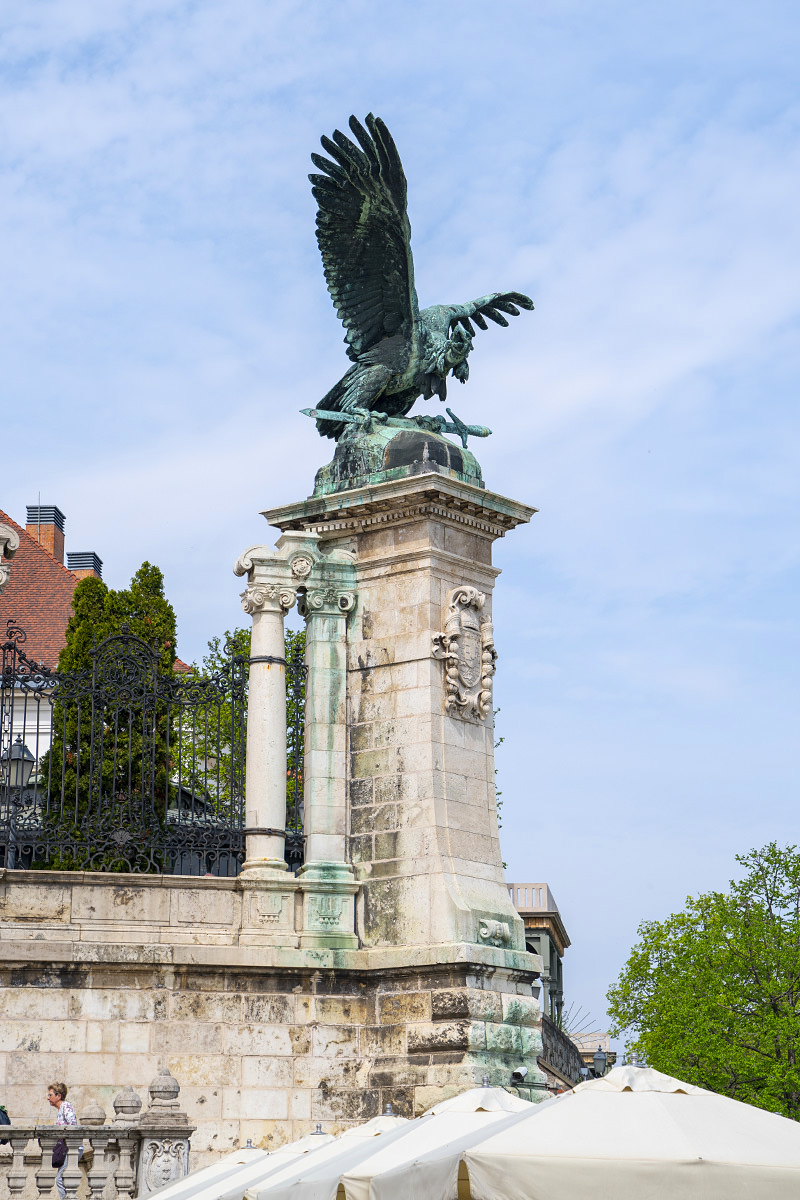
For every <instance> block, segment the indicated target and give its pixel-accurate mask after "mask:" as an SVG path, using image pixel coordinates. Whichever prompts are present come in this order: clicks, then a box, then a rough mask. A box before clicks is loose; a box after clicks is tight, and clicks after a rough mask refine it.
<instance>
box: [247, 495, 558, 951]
mask: <svg viewBox="0 0 800 1200" xmlns="http://www.w3.org/2000/svg"><path fill="white" fill-rule="evenodd" d="M534 511H535V510H534V509H532V508H529V507H527V506H525V505H522V504H518V503H516V502H515V501H513V500H508V499H506V498H505V497H502V496H498V495H496V494H494V493H492V492H488V491H486V490H485V489H484V488H481V487H478V486H475V485H473V484H470V483H466V482H463V481H462V480H457V479H453V478H450V477H447V476H444V475H441V474H435V473H433V472H431V473H427V474H419V475H412V476H408V477H405V478H399V479H391V480H387V481H385V482H381V483H377V484H375V485H373V486H370V487H367V488H363V489H359V490H350V491H346V490H345V491H338V492H336V493H334V494H331V495H327V496H318V497H314V498H312V499H310V500H307V501H304V502H302V503H299V504H294V505H286V506H284V507H282V508H279V509H272V510H270V511H268V512H266V513H265V514H264V515H265V517H266V518H267V520H268V521H269V522H270V524H272V525H275V526H277V527H278V528H279V529H281V530H283V531H284V532H286V531H293V532H295V533H298V532H301V531H302V532H305V533H314V534H316V535H317V537H318V538H319V545H320V547H321V549H323V550H325V549H327V550H331V549H333V548H345V547H346V548H347V549H349V550H351V551H353V552H354V554H355V604H354V609H353V612H352V615H351V616H350V619H349V621H348V623H347V706H348V720H347V730H348V812H347V823H348V852H347V859H348V860H349V861H350V862H351V863H352V864H353V868H354V871H355V875H356V878H357V879H358V880H359V881H360V883H361V891H360V894H359V898H358V904H357V932H358V935H359V938H360V941H361V944H362V945H363V946H373V947H379V946H398V947H408V948H409V954H411V951H410V948H411V947H414V946H435V945H444V944H449V945H452V944H458V943H468V944H469V943H472V944H477V945H491V946H496V947H498V948H503V949H508V950H517V951H519V950H524V947H525V942H524V930H523V924H522V921H521V919H520V918H519V916H518V915H517V913H516V911H515V909H514V908H513V906H512V905H511V902H510V900H509V897H508V892H507V889H506V886H505V881H504V877H503V868H502V860H501V856H500V843H499V836H498V830H497V811H496V802H495V777H494V727H493V720H492V691H491V685H492V675H493V673H494V663H495V658H496V653H495V649H494V642H493V636H492V626H491V607H492V589H493V587H494V581H495V578H496V576H497V574H498V571H497V569H496V568H495V567H493V566H492V557H491V548H492V543H493V542H494V541H495V540H496V539H497V538H498V537H502V536H503V535H504V534H505V533H506V532H507V531H508V530H510V529H513V528H514V527H515V526H516V525H518V524H520V523H521V522H525V521H528V520H530V517H531V515H532V514H533V512H534ZM306 812H307V813H308V804H307V805H306Z"/></svg>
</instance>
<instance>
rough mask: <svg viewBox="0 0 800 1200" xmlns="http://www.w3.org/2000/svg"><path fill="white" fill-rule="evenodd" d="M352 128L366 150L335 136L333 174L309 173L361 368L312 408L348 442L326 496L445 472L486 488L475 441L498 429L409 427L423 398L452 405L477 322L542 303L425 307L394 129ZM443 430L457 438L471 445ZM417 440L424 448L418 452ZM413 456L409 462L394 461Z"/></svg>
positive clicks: (353, 355) (325, 168) (327, 428)
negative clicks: (451, 392)
mask: <svg viewBox="0 0 800 1200" xmlns="http://www.w3.org/2000/svg"><path fill="white" fill-rule="evenodd" d="M350 130H351V132H352V133H353V135H354V137H355V139H356V141H355V142H354V141H353V140H352V139H351V138H349V137H347V136H345V134H343V133H341V132H340V131H339V130H338V129H337V130H335V131H334V134H333V138H332V139H331V138H327V137H323V138H322V147H323V149H324V150H325V151H326V153H327V154H328V155H329V157H328V158H324V157H323V156H322V155H319V154H312V156H311V158H312V161H313V163H314V165H315V166H316V167H317V168H318V169H319V170H320V171H322V172H324V174H321V175H311V176H309V178H310V179H311V183H312V191H313V193H314V196H315V197H316V200H317V203H318V205H319V211H318V213H317V241H318V243H319V248H320V251H321V253H322V263H323V267H324V270H325V279H326V281H327V284H328V290H329V291H330V294H331V299H332V300H333V303H334V307H335V308H336V312H337V315H338V316H339V317H340V319H341V320H342V323H343V324H344V326H345V329H346V331H347V332H346V335H345V342H346V343H347V354H348V357H349V358H350V359H351V360H352V363H353V365H352V366H351V367H350V368H349V369H348V371H347V372H346V373H345V374H344V375H343V376H342V378H341V379H340V380H339V382H338V383H337V384H336V385H335V386H334V387H333V388H331V390H330V391H329V392H328V393H327V395H326V396H325V397H324V398H323V399H322V400H321V401H320V403H319V405H318V406H317V408H316V409H310V410H309V409H305V410H303V411H304V412H306V413H307V415H309V416H313V417H314V418H315V419H316V422H317V429H318V431H319V432H320V434H321V435H323V436H324V437H331V438H335V439H336V441H337V443H338V444H337V449H336V454H335V456H334V459H333V462H331V463H329V464H328V465H327V466H326V467H323V468H322V470H321V471H319V472H318V475H317V484H316V487H315V491H314V494H315V495H320V494H325V493H326V492H330V491H336V490H339V489H340V488H344V487H345V486H349V487H353V486H357V485H358V484H359V483H360V482H362V480H363V481H365V482H380V481H381V480H383V479H391V478H395V477H396V475H397V474H417V473H419V472H420V471H421V470H426V469H430V470H433V469H436V468H440V469H443V470H445V471H446V472H447V473H449V474H452V475H453V477H455V478H458V479H463V480H468V481H469V482H473V483H475V482H477V483H479V485H480V486H483V482H482V479H481V475H480V468H479V467H478V464H477V462H476V461H475V458H474V457H473V455H472V454H470V452H469V451H468V450H467V449H466V439H467V437H468V436H473V437H474V436H479V437H485V436H487V435H488V433H489V431H488V430H485V429H483V428H482V427H471V426H465V425H464V424H463V423H462V422H460V421H459V420H458V418H456V417H454V416H453V414H452V413H450V415H451V417H453V420H452V422H444V421H439V422H438V424H437V423H436V422H435V421H434V420H432V419H431V418H424V417H423V418H410V419H406V418H407V414H408V413H409V412H410V410H411V408H412V407H413V405H414V403H415V402H416V400H417V399H418V398H419V397H422V398H423V399H425V400H429V399H430V398H431V397H432V396H438V397H439V399H440V400H442V401H444V400H445V399H446V397H447V376H448V375H451V374H452V375H453V376H455V378H456V379H458V380H459V382H461V383H466V381H467V378H468V377H469V364H468V362H467V359H468V357H469V354H470V351H471V350H472V344H473V339H474V337H475V326H476V325H477V326H478V328H479V329H486V328H488V326H487V324H486V319H487V318H488V319H489V320H491V321H494V322H495V323H496V324H498V325H508V321H507V320H506V317H505V316H504V315H503V314H509V315H511V316H518V315H519V310H520V308H527V309H531V308H533V303H532V302H531V300H530V299H529V298H528V297H527V296H525V295H523V294H522V293H521V292H493V293H491V294H490V295H487V296H481V297H480V298H479V299H478V300H473V301H469V302H467V303H466V304H436V305H433V307H431V308H425V309H422V310H420V308H419V303H418V301H417V293H416V288H415V286H414V261H413V258H412V255H411V226H410V223H409V220H408V211H407V204H406V199H407V185H406V178H405V175H404V173H403V167H402V163H401V162H400V156H399V154H398V152H397V148H396V146H395V144H394V141H393V139H392V136H391V134H390V133H389V130H388V129H387V128H386V126H385V125H384V123H383V121H381V120H380V118H379V117H378V118H376V117H373V116H372V114H370V115H369V116H367V118H366V121H365V125H362V124H361V122H360V121H358V120H357V119H356V118H355V117H351V118H350ZM356 142H357V143H358V144H356ZM448 412H450V410H449V409H448ZM339 414H341V415H339ZM359 418H360V419H359ZM443 432H448V433H456V434H457V435H458V436H459V437H460V438H461V441H462V448H461V449H460V450H459V448H458V447H457V446H455V445H454V444H453V443H452V442H449V441H448V440H447V439H446V438H445V437H443V436H442V434H443ZM414 439H416V440H415V441H414V446H415V447H416V451H413V450H412V449H411V448H410V447H411V442H412V440H414ZM452 451H457V452H458V453H457V454H455V455H454V454H453V453H452ZM416 452H418V453H419V455H420V457H419V458H416V457H414V454H415V453H416ZM387 455H388V460H386V461H385V459H386V456H387ZM409 455H410V456H411V457H410V458H409V461H407V462H405V461H404V462H403V463H399V462H398V463H393V464H392V463H390V461H389V460H393V456H394V457H397V456H399V457H401V458H404V457H405V458H408V457H409ZM459 457H460V466H456V465H455V463H456V462H457V460H458V459H459ZM425 464H433V465H429V466H427V467H426V466H425ZM347 471H352V472H354V473H353V474H349V475H346V474H345V472H347ZM345 480H346V482H345Z"/></svg>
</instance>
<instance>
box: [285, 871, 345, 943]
mask: <svg viewBox="0 0 800 1200" xmlns="http://www.w3.org/2000/svg"><path fill="white" fill-rule="evenodd" d="M297 883H298V887H299V890H300V894H301V896H302V900H303V915H302V927H301V933H300V945H301V946H303V947H305V946H309V947H311V946H326V947H331V948H336V949H347V950H355V949H356V948H357V947H358V938H357V937H356V934H355V897H356V892H357V891H358V887H359V885H358V882H357V881H356V879H355V877H354V875H353V868H352V867H350V866H348V864H347V863H335V862H332V863H325V862H317V863H306V865H305V866H304V867H301V869H300V871H299V872H298V876H297Z"/></svg>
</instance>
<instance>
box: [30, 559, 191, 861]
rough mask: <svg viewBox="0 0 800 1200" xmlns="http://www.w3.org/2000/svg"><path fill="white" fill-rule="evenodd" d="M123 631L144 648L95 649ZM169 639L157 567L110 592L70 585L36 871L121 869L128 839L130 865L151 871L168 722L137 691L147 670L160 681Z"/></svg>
mask: <svg viewBox="0 0 800 1200" xmlns="http://www.w3.org/2000/svg"><path fill="white" fill-rule="evenodd" d="M125 629H127V631H128V632H129V633H131V634H133V635H135V637H137V638H139V639H141V641H143V642H145V643H146V647H141V646H139V645H138V643H132V642H129V643H126V644H125V646H124V647H120V646H119V645H118V644H115V643H111V644H110V645H109V646H108V647H105V648H104V647H103V643H104V642H105V641H106V639H107V638H110V637H112V636H113V635H115V634H120V633H122V632H123V630H125ZM175 643H176V622H175V613H174V610H173V608H172V605H171V604H170V603H169V601H168V600H167V599H166V597H165V596H164V578H163V575H162V573H161V571H160V570H159V569H158V567H154V566H152V565H151V564H150V563H147V562H145V563H143V564H142V566H141V567H140V568H139V570H138V571H137V572H136V574H135V575H134V576H133V579H132V580H131V584H130V587H129V588H126V589H123V590H119V591H115V590H113V589H112V588H109V587H107V585H106V584H105V583H103V581H102V580H101V579H97V578H95V577H94V576H90V577H88V578H87V579H84V580H82V581H81V582H80V583H79V584H78V586H77V587H76V589H75V593H74V596H73V612H72V616H71V617H70V620H69V622H68V624H67V630H66V644H65V646H64V649H63V650H62V652H61V655H60V656H59V662H58V669H59V672H60V673H61V675H62V681H63V682H62V684H60V685H59V689H58V693H57V700H56V703H55V704H54V708H53V738H52V743H51V747H50V750H49V751H48V753H47V754H46V755H44V756H43V760H42V764H41V768H40V771H41V774H42V776H43V778H44V779H45V780H48V781H49V794H50V802H49V805H48V808H47V811H46V813H45V815H44V826H45V832H46V835H47V840H48V842H49V843H50V847H51V851H50V853H49V854H48V856H47V862H46V864H43V865H47V866H49V867H55V868H59V869H70V868H81V867H84V868H85V867H91V868H94V869H98V868H99V869H103V870H129V869H130V868H131V865H132V859H131V853H132V845H133V843H134V841H135V839H136V838H139V839H140V843H139V846H138V849H137V850H136V851H135V853H136V863H137V865H139V866H140V868H141V866H142V865H144V864H145V863H147V864H148V865H149V866H150V867H151V868H152V869H158V867H159V866H160V865H161V864H160V862H159V861H158V860H157V859H154V858H153V850H152V847H154V846H156V845H157V843H158V840H159V839H158V837H157V833H158V829H159V828H160V826H161V825H162V824H163V821H164V817H165V812H166V807H167V804H168V802H169V793H170V775H171V771H170V761H169V760H170V751H169V734H170V717H169V714H168V712H167V707H166V705H165V704H156V706H155V708H154V709H153V710H151V711H150V712H149V715H146V714H147V712H148V710H147V709H146V704H145V701H144V699H143V696H144V694H145V693H147V687H145V689H144V692H143V691H142V689H141V688H140V687H139V684H140V683H141V681H142V680H143V679H145V678H149V679H150V680H152V677H153V668H154V666H155V669H156V670H157V672H158V674H159V675H160V676H162V677H163V676H169V675H171V674H172V669H173V664H174V661H175ZM154 659H155V663H154ZM99 689H104V690H103V699H102V700H100V691H99ZM150 693H152V688H150ZM147 699H148V702H150V695H149V694H148V698H147ZM126 830H127V831H128V832H129V834H130V837H129V838H128V839H127V841H126V839H125V831H126ZM54 845H57V846H59V848H58V849H57V850H53V849H52V847H53V846H54Z"/></svg>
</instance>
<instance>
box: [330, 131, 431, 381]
mask: <svg viewBox="0 0 800 1200" xmlns="http://www.w3.org/2000/svg"><path fill="white" fill-rule="evenodd" d="M366 126H367V128H366V129H365V128H364V126H363V125H362V124H361V122H360V121H357V120H356V118H355V117H351V118H350V129H351V131H352V132H353V134H354V135H355V138H356V140H357V141H358V143H359V144H358V146H357V145H356V144H355V143H354V142H352V141H351V140H350V138H348V137H346V136H345V135H344V134H343V133H340V132H339V130H338V129H337V130H336V131H335V132H334V134H333V140H331V139H330V138H327V137H323V138H322V139H321V141H322V148H323V150H325V151H326V152H327V154H329V155H330V158H329V159H328V158H323V157H322V155H321V154H312V155H311V160H312V162H313V163H314V166H315V167H318V168H319V170H320V171H324V172H325V173H324V175H309V179H310V180H311V183H312V185H313V186H312V189H311V190H312V192H313V194H314V196H315V198H316V200H317V203H318V204H319V212H318V213H317V241H318V243H319V248H320V251H321V252H322V264H323V267H324V269H325V279H326V281H327V284H328V291H329V292H330V294H331V299H332V300H333V304H334V308H335V309H336V313H337V316H339V318H340V319H341V321H342V323H343V324H344V327H345V329H346V330H347V334H346V336H345V341H346V342H347V344H348V345H347V353H348V355H349V356H350V358H352V359H353V360H354V361H355V360H356V359H357V358H358V356H359V355H360V354H363V352H364V351H365V350H369V349H370V348H371V347H372V346H374V345H375V344H376V343H377V342H380V341H381V340H382V339H383V338H386V337H393V336H394V335H396V334H399V335H402V336H404V337H405V338H406V339H407V340H408V341H409V342H410V341H411V337H412V332H413V329H414V325H415V322H416V320H417V317H418V313H419V309H418V305H417V293H416V291H415V289H414V263H413V260H412V257H411V226H410V224H409V221H408V214H407V212H406V177H405V175H404V174H403V166H402V163H401V162H400V155H399V154H398V153H397V147H396V146H395V144H394V141H393V140H392V135H391V134H390V133H389V130H388V129H387V128H386V126H385V125H384V123H383V121H381V119H380V117H373V115H372V114H371V113H370V114H369V116H368V117H367V118H366ZM331 159H332V160H333V161H331Z"/></svg>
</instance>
